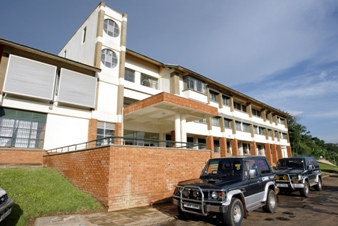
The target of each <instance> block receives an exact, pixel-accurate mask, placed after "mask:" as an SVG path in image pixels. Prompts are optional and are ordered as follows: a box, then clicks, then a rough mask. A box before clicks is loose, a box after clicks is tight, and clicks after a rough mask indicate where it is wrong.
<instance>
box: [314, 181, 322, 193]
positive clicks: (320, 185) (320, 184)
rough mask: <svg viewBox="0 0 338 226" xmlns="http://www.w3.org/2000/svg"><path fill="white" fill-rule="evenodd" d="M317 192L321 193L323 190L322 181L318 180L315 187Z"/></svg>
mask: <svg viewBox="0 0 338 226" xmlns="http://www.w3.org/2000/svg"><path fill="white" fill-rule="evenodd" d="M314 188H315V190H316V191H321V190H322V179H321V178H318V184H316V185H315V186H314Z"/></svg>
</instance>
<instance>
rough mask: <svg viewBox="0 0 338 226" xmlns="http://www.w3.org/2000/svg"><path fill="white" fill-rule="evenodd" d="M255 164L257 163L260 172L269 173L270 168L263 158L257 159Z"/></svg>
mask: <svg viewBox="0 0 338 226" xmlns="http://www.w3.org/2000/svg"><path fill="white" fill-rule="evenodd" d="M257 165H258V170H259V171H260V172H261V174H266V173H271V169H270V167H269V165H268V163H267V162H266V161H265V160H264V159H258V160H257Z"/></svg>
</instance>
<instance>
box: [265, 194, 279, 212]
mask: <svg viewBox="0 0 338 226" xmlns="http://www.w3.org/2000/svg"><path fill="white" fill-rule="evenodd" d="M263 210H264V211H265V212H267V213H274V212H276V210H277V197H276V193H275V192H274V191H273V190H271V189H269V191H268V195H267V197H266V203H265V205H264V206H263Z"/></svg>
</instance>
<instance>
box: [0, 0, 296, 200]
mask: <svg viewBox="0 0 338 226" xmlns="http://www.w3.org/2000/svg"><path fill="white" fill-rule="evenodd" d="M126 30H127V15H125V14H120V13H118V12H116V11H114V10H112V9H111V8H109V7H107V6H106V5H105V3H104V2H101V3H100V4H99V5H98V6H97V7H96V8H95V9H94V11H93V12H92V13H91V15H90V16H89V17H88V18H87V19H86V20H85V22H84V23H83V24H82V25H81V26H80V28H79V29H78V30H77V31H76V32H75V33H74V35H73V36H72V37H71V38H70V40H69V41H68V43H66V44H65V46H64V47H63V48H62V49H61V51H60V52H59V54H58V55H54V54H50V53H46V52H44V51H41V50H37V49H34V48H31V47H28V46H25V45H22V44H19V43H15V42H12V41H9V40H5V39H0V56H1V58H0V89H1V95H0V110H1V115H0V117H1V118H0V148H1V149H2V151H1V150H0V155H2V156H5V157H2V159H10V157H9V156H10V154H8V153H12V152H11V150H21V151H24V152H25V153H26V154H27V153H33V150H34V151H39V150H40V151H41V150H50V149H55V150H57V149H56V148H59V147H63V146H67V147H68V146H72V145H74V144H78V143H84V142H89V141H92V140H97V139H101V138H105V137H110V136H115V137H119V138H120V139H114V141H113V143H115V144H119V145H128V146H142V147H163V148H172V147H175V148H179V149H189V150H190V149H191V150H209V151H210V156H209V157H219V156H237V155H266V156H267V158H268V160H269V161H270V163H271V164H274V163H276V162H277V160H278V158H280V157H290V156H291V155H292V152H291V146H290V141H289V139H288V128H287V119H288V118H289V117H290V115H288V114H287V113H285V112H282V111H280V110H277V109H275V108H274V107H272V106H269V105H267V104H264V103H262V102H260V101H258V100H255V99H254V98H251V97H249V96H247V95H245V94H243V93H240V92H238V91H236V90H233V89H231V88H229V87H227V86H225V85H224V84H220V83H218V82H217V81H213V80H211V79H209V78H207V77H205V76H203V75H200V74H198V73H196V72H193V71H191V70H189V69H187V68H185V67H182V66H180V65H174V64H165V63H162V62H159V61H157V60H154V59H151V58H149V57H147V56H144V55H142V54H140V53H136V52H134V51H132V50H129V49H127V48H126V40H127V34H126ZM101 141H102V142H101ZM101 141H100V142H99V141H96V145H98V146H100V145H103V144H105V142H106V140H101ZM4 150H5V151H4ZM30 151H31V152H30ZM44 153H45V152H44ZM20 155H22V153H20ZM37 155H38V156H40V157H39V158H42V155H41V154H37ZM13 158H15V159H16V161H17V159H18V155H15V156H14V157H13ZM27 158H28V157H27ZM32 158H36V157H32ZM3 161H4V160H2V163H6V162H3ZM8 161H9V160H8ZM13 161H15V160H13ZM22 161H23V162H25V161H26V162H29V161H31V160H22ZM39 161H40V162H41V160H39ZM203 161H204V160H203ZM17 162H20V161H17ZM7 163H11V162H10V161H9V162H7ZM29 163H32V162H29ZM169 165H170V164H169ZM180 179H182V178H180ZM169 193H170V192H169ZM169 193H168V194H169ZM135 205H137V204H135ZM135 205H134V206H135Z"/></svg>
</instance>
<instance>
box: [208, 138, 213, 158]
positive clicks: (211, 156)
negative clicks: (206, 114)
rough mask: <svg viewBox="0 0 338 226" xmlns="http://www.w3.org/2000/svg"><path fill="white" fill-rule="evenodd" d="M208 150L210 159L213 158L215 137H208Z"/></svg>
mask: <svg viewBox="0 0 338 226" xmlns="http://www.w3.org/2000/svg"><path fill="white" fill-rule="evenodd" d="M206 148H207V150H210V158H213V157H214V155H215V153H214V137H213V136H207V138H206Z"/></svg>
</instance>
